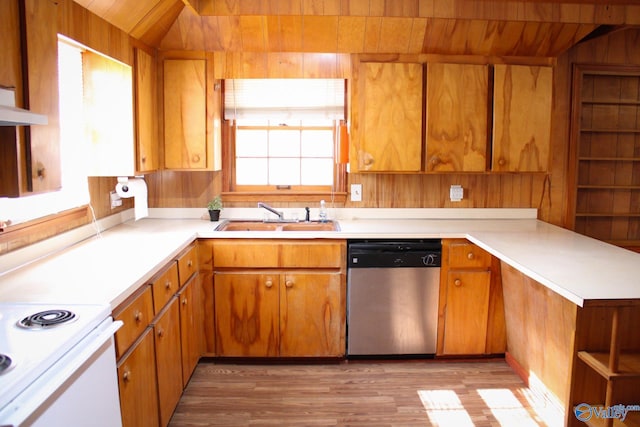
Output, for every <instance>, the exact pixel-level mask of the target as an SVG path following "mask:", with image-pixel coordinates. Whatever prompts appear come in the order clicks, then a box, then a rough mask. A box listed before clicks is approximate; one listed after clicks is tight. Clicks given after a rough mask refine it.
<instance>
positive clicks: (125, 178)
mask: <svg viewBox="0 0 640 427" xmlns="http://www.w3.org/2000/svg"><path fill="white" fill-rule="evenodd" d="M134 178H140V179H144V176H143V175H136V176H134ZM118 184H122V191H124V192H125V193H127V192H128V191H129V186H128V185H127V184H129V177H128V176H119V177H118ZM118 184H116V187H117V186H118Z"/></svg>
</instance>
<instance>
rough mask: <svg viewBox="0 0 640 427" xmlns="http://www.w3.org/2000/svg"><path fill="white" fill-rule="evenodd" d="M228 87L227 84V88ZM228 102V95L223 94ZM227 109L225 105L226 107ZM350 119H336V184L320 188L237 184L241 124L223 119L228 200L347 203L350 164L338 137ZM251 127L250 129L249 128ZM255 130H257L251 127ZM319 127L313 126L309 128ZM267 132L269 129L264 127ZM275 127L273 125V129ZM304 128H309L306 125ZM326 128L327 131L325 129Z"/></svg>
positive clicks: (223, 186) (223, 183)
mask: <svg viewBox="0 0 640 427" xmlns="http://www.w3.org/2000/svg"><path fill="white" fill-rule="evenodd" d="M348 84H349V82H348V80H346V79H345V84H344V96H345V102H344V117H345V118H346V117H347V114H348V105H347V100H348V96H347V94H348V89H347V88H348ZM223 87H224V85H223ZM223 99H224V94H223ZM223 108H224V106H223ZM345 124H346V120H336V123H335V124H334V125H333V126H332V130H333V147H334V148H333V184H332V185H326V186H320V185H291V186H277V185H237V184H236V150H235V148H236V141H235V139H236V130H237V123H236V121H235V120H233V119H223V120H222V140H223V146H222V148H223V149H222V165H223V167H222V190H223V195H224V198H225V201H228V202H253V201H264V200H271V201H310V202H317V201H318V198H325V199H329V200H331V201H333V202H337V203H344V202H345V201H346V197H347V192H346V182H347V165H346V164H344V163H340V161H339V153H340V149H339V148H340V147H339V145H338V138H339V136H340V126H341V125H345ZM247 127H249V126H247ZM250 127H252V128H257V127H256V126H253V125H251V126H250ZM314 127H315V128H317V127H318V126H309V127H308V128H309V129H313V128H314ZM263 128H264V129H267V128H268V127H266V126H265V127H263ZM273 128H274V127H273V126H272V127H271V129H273ZM301 128H307V127H305V126H302V127H301ZM323 129H326V128H325V127H323Z"/></svg>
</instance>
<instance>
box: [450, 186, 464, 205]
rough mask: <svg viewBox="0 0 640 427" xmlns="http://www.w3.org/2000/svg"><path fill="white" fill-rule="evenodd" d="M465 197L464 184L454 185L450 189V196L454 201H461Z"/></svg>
mask: <svg viewBox="0 0 640 427" xmlns="http://www.w3.org/2000/svg"><path fill="white" fill-rule="evenodd" d="M463 197H464V189H463V188H462V185H452V186H451V188H450V189H449V198H450V199H451V201H452V202H459V201H460V200H462V198H463Z"/></svg>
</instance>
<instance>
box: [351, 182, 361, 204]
mask: <svg viewBox="0 0 640 427" xmlns="http://www.w3.org/2000/svg"><path fill="white" fill-rule="evenodd" d="M351 201H352V202H361V201H362V184H351Z"/></svg>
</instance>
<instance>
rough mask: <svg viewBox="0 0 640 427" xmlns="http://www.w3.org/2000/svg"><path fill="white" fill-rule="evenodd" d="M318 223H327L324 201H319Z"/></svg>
mask: <svg viewBox="0 0 640 427" xmlns="http://www.w3.org/2000/svg"><path fill="white" fill-rule="evenodd" d="M319 216H320V222H327V207H326V205H325V202H324V200H320V215H319Z"/></svg>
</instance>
